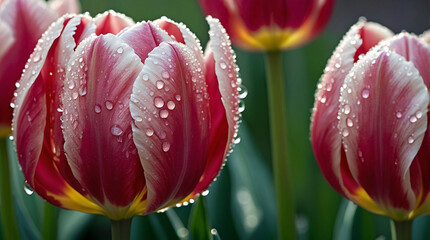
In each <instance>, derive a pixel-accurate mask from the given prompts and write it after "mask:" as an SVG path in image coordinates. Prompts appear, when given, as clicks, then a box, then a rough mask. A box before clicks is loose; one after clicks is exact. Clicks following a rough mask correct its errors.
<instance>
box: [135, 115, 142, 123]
mask: <svg viewBox="0 0 430 240" xmlns="http://www.w3.org/2000/svg"><path fill="white" fill-rule="evenodd" d="M134 120H135V121H136V122H142V121H143V118H141V117H139V116H137V117H135V118H134Z"/></svg>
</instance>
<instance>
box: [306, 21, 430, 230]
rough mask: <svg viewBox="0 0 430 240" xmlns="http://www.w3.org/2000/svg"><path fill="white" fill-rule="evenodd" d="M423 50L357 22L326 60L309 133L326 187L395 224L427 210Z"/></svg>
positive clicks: (411, 40) (428, 60) (429, 51)
mask: <svg viewBox="0 0 430 240" xmlns="http://www.w3.org/2000/svg"><path fill="white" fill-rule="evenodd" d="M429 67H430V48H429V45H427V44H426V43H425V42H424V41H423V40H422V39H420V38H418V37H417V36H414V35H412V34H409V33H401V34H398V35H395V36H393V33H392V32H391V31H390V30H388V29H387V28H385V27H383V26H381V25H379V24H376V23H370V22H366V21H365V20H361V21H359V22H358V23H357V24H355V25H354V26H352V27H351V29H350V30H349V32H348V33H347V34H346V35H345V37H344V38H343V40H342V41H341V42H340V44H339V45H338V47H337V48H336V50H335V52H334V53H333V55H332V57H331V59H330V60H329V62H328V64H327V67H326V68H325V73H324V75H323V76H322V79H321V83H319V84H318V90H317V93H316V95H315V98H316V99H315V105H314V110H313V116H312V126H311V138H312V146H313V150H314V153H315V157H316V159H317V161H318V164H319V166H320V169H321V171H322V173H323V175H324V177H325V178H326V179H327V181H328V182H329V184H330V185H331V186H332V187H333V188H334V189H335V190H336V191H337V192H339V193H340V194H341V195H342V196H344V197H345V198H348V199H349V200H351V201H353V202H354V203H356V204H358V205H360V206H362V207H363V208H365V209H367V210H368V211H371V212H374V213H377V214H382V215H385V216H388V217H389V218H391V219H393V220H394V221H395V222H396V223H405V222H410V221H411V220H412V219H413V218H415V217H417V216H420V215H422V214H427V213H429V212H430V197H429V196H430V195H429V193H430V187H429V182H430V164H429V159H430V152H429V151H428V149H429V144H430V141H429V136H430V135H429V131H430V128H429V127H428V126H429V125H428V115H427V109H428V105H429V93H428V90H427V88H428V87H429V84H430V73H429Z"/></svg>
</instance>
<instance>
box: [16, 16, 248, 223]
mask: <svg viewBox="0 0 430 240" xmlns="http://www.w3.org/2000/svg"><path fill="white" fill-rule="evenodd" d="M208 23H209V25H210V33H211V34H210V43H208V46H207V48H206V52H205V54H204V55H203V53H202V50H201V46H200V43H199V40H198V39H197V38H196V37H195V36H194V34H193V33H192V32H190V31H189V29H187V28H186V27H185V26H184V25H183V24H177V23H175V22H173V21H171V20H168V19H167V18H162V19H159V20H156V21H154V22H150V21H148V22H141V23H137V24H133V23H132V22H131V20H130V19H128V18H126V17H124V16H123V15H118V14H116V13H114V12H112V11H110V12H107V13H105V14H103V15H99V16H98V17H96V18H95V19H92V18H90V17H89V16H87V15H77V16H64V17H62V18H60V19H59V20H58V21H57V22H56V23H55V24H53V25H52V26H51V27H50V28H49V30H48V31H47V32H45V33H44V35H43V37H42V38H41V39H40V40H39V43H38V46H37V47H36V50H35V52H34V53H33V54H32V55H31V57H30V60H29V62H28V67H27V68H26V69H25V72H24V73H23V76H22V78H21V80H20V81H19V87H18V89H17V92H16V95H17V97H16V99H15V104H16V108H15V111H14V121H13V133H14V138H15V144H16V149H17V153H18V159H19V162H20V164H21V166H22V171H23V173H24V176H25V178H26V179H27V182H28V184H29V185H30V186H31V187H32V188H33V189H34V190H35V191H36V192H37V193H38V194H39V195H41V196H42V197H43V198H45V199H46V200H47V201H49V202H50V203H52V204H54V205H57V206H59V207H63V208H67V209H74V210H78V211H83V212H88V213H98V214H103V215H106V216H108V217H109V218H111V219H114V220H118V219H126V218H130V217H132V216H134V215H137V214H149V213H151V212H154V211H158V210H161V209H164V208H166V207H170V206H174V205H176V204H181V203H183V202H186V201H193V200H192V199H194V198H195V197H196V196H197V195H199V194H201V193H202V192H204V191H205V190H207V188H208V186H209V184H210V183H211V182H212V181H213V180H214V178H215V177H216V176H217V175H218V173H219V171H220V169H221V167H222V164H223V162H224V160H225V158H226V155H227V154H228V152H229V150H230V148H231V146H232V144H233V140H234V137H235V134H236V131H237V128H238V120H239V115H240V113H239V98H238V87H239V86H238V78H237V68H236V65H235V59H234V54H233V52H232V50H231V47H230V41H229V39H228V36H227V35H226V34H225V31H224V29H223V27H222V26H221V24H220V23H219V21H218V20H216V19H213V18H208Z"/></svg>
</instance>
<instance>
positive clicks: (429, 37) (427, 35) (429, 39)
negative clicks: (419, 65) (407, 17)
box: [420, 30, 430, 44]
mask: <svg viewBox="0 0 430 240" xmlns="http://www.w3.org/2000/svg"><path fill="white" fill-rule="evenodd" d="M420 38H421V39H423V40H424V41H425V42H426V43H427V44H430V30H427V31H425V32H423V34H421V36H420Z"/></svg>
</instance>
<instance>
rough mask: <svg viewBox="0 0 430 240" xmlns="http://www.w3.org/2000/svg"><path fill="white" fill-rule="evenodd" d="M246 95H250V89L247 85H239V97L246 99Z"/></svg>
mask: <svg viewBox="0 0 430 240" xmlns="http://www.w3.org/2000/svg"><path fill="white" fill-rule="evenodd" d="M246 96H248V90H247V89H246V87H245V86H243V85H241V86H240V87H239V98H240V99H244V98H246Z"/></svg>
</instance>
